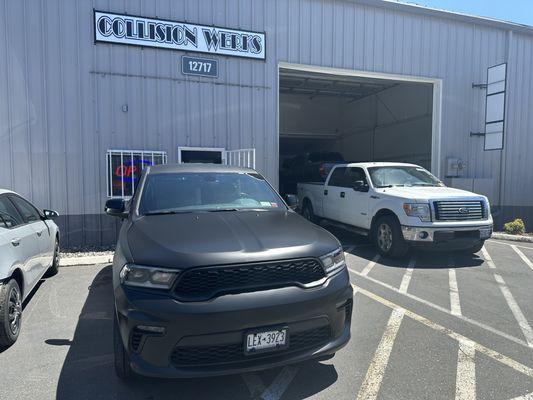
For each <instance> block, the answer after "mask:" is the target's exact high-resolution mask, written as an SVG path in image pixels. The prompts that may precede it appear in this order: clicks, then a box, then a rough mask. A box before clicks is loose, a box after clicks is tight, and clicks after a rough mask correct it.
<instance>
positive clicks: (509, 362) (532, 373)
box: [352, 285, 533, 378]
mask: <svg viewBox="0 0 533 400" xmlns="http://www.w3.org/2000/svg"><path fill="white" fill-rule="evenodd" d="M352 286H355V287H356V288H357V290H358V293H361V294H362V295H365V296H367V297H369V298H371V299H373V300H375V301H377V302H378V303H381V304H383V305H384V306H386V307H389V308H391V309H402V310H404V313H405V315H406V316H407V317H409V318H411V319H413V320H415V321H417V322H420V323H421V324H423V325H425V326H427V327H429V328H431V329H433V330H435V331H437V332H440V333H442V334H444V335H446V336H448V337H450V338H452V339H454V340H457V341H467V342H470V343H472V344H473V346H474V349H475V351H477V352H479V353H481V354H484V355H485V356H487V357H489V358H491V359H493V360H495V361H497V362H499V363H501V364H503V365H506V366H508V367H509V368H512V369H514V370H515V371H518V372H520V373H522V374H524V375H526V376H528V377H530V378H533V368H530V367H528V366H526V365H524V364H522V363H520V362H518V361H516V360H513V359H512V358H510V357H507V356H505V355H503V354H501V353H499V352H497V351H496V350H492V349H489V348H488V347H485V346H483V345H482V344H479V343H477V342H475V341H474V340H472V339H470V338H467V337H466V336H463V335H461V334H460V333H457V332H455V331H453V330H451V329H449V328H446V327H444V326H442V325H440V324H438V323H436V322H433V321H431V320H429V319H427V318H426V317H423V316H422V315H419V314H416V313H415V312H413V311H410V310H408V309H406V308H403V307H401V306H399V305H398V304H396V303H393V302H392V301H390V300H387V299H385V298H383V297H381V296H378V295H377V294H374V293H372V292H369V291H368V290H366V289H363V288H362V287H359V286H357V285H352Z"/></svg>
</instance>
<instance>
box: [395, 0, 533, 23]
mask: <svg viewBox="0 0 533 400" xmlns="http://www.w3.org/2000/svg"><path fill="white" fill-rule="evenodd" d="M401 2H402V3H415V4H419V5H422V6H427V7H431V8H439V9H444V10H448V11H455V12H460V13H463V14H471V15H477V16H482V17H489V18H496V19H503V20H505V21H511V22H517V23H519V24H525V25H530V26H533V0H412V1H411V0H409V1H408V0H401Z"/></svg>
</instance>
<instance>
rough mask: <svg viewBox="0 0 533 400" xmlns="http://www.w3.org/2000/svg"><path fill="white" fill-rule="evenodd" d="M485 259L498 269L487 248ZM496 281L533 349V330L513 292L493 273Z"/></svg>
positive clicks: (484, 249) (484, 252) (499, 276)
mask: <svg viewBox="0 0 533 400" xmlns="http://www.w3.org/2000/svg"><path fill="white" fill-rule="evenodd" d="M483 257H484V258H485V261H486V262H487V264H488V265H489V267H490V268H492V269H496V264H494V261H493V260H492V257H491V256H490V254H489V252H488V251H487V249H486V248H485V247H483ZM493 275H494V279H495V280H496V282H497V283H498V286H499V287H500V291H501V292H502V294H503V297H504V298H505V301H506V302H507V305H508V306H509V308H510V309H511V312H512V313H513V315H514V317H515V319H516V321H517V322H518V326H519V327H520V329H521V330H522V333H523V334H524V337H525V338H526V342H527V344H528V345H529V347H532V348H533V329H531V326H530V325H529V323H528V322H527V319H526V317H525V316H524V313H523V312H522V310H521V309H520V306H519V305H518V303H517V302H516V300H515V299H514V297H513V295H512V293H511V291H510V290H509V288H508V287H507V285H506V283H505V281H504V280H503V278H502V277H501V275H499V274H497V273H495V272H494V273H493Z"/></svg>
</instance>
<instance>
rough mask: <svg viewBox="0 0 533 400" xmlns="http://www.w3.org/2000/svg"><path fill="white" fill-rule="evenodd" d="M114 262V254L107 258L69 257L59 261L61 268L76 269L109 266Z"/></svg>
mask: <svg viewBox="0 0 533 400" xmlns="http://www.w3.org/2000/svg"><path fill="white" fill-rule="evenodd" d="M112 262H113V255H112V254H111V255H107V256H87V257H67V258H60V259H59V266H60V267H74V266H77V265H92V264H109V263H112Z"/></svg>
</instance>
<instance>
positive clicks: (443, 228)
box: [298, 162, 493, 257]
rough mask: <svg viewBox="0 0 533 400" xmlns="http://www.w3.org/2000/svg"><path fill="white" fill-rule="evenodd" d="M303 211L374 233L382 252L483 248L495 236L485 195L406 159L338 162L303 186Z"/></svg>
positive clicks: (300, 196) (300, 187) (399, 254)
mask: <svg viewBox="0 0 533 400" xmlns="http://www.w3.org/2000/svg"><path fill="white" fill-rule="evenodd" d="M298 199H299V203H300V207H301V212H302V215H303V216H304V217H305V218H307V219H309V220H311V221H314V222H318V221H319V220H321V219H325V220H328V221H329V222H330V223H333V224H337V225H341V226H344V227H347V228H349V229H351V230H354V231H357V232H359V233H362V234H366V235H369V236H370V239H371V240H372V241H373V242H374V243H375V245H376V246H377V249H378V251H379V252H380V254H382V255H384V256H389V257H402V256H403V255H405V254H406V253H407V251H408V250H409V247H410V246H424V247H428V248H432V249H442V250H462V251H468V252H472V253H474V252H477V251H479V250H481V247H482V246H483V243H484V241H485V240H486V239H488V238H490V236H491V234H492V225H493V222H492V216H491V214H490V205H489V201H488V199H487V198H486V197H485V196H482V195H478V194H475V193H471V192H467V191H464V190H459V189H453V188H449V187H446V186H445V185H444V184H443V183H442V182H441V181H440V180H439V179H438V178H436V177H435V176H433V175H432V174H431V173H430V172H428V171H427V170H425V169H424V168H422V167H420V166H418V165H414V164H405V163H388V162H387V163H385V162H370V163H350V164H338V165H336V166H335V167H334V168H333V169H332V170H331V172H330V173H329V175H328V177H327V179H326V181H325V182H323V183H322V182H321V183H300V184H298Z"/></svg>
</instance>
